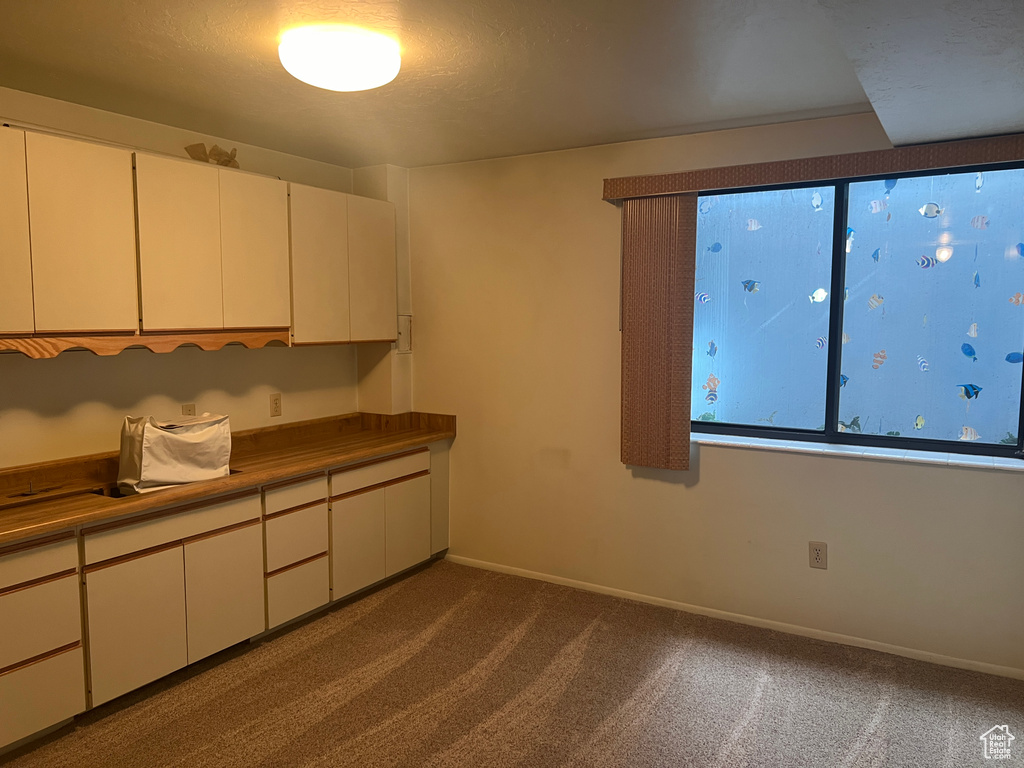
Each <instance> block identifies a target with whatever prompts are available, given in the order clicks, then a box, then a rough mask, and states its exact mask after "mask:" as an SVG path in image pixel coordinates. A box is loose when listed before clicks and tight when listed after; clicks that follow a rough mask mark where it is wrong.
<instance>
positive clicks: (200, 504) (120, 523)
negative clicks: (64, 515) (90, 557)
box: [82, 488, 260, 536]
mask: <svg viewBox="0 0 1024 768" xmlns="http://www.w3.org/2000/svg"><path fill="white" fill-rule="evenodd" d="M259 495H260V489H259V488H249V489H247V490H244V491H239V492H237V493H228V494H226V495H224V496H217V497H215V498H212V499H204V500H203V501H196V502H193V503H192V504H184V505H182V506H180V507H171V508H170V509H161V510H158V511H156V512H148V513H146V514H142V515H135V516H134V517H126V518H122V519H121V520H115V521H113V522H112V523H103V524H101V525H94V526H91V527H89V528H83V529H82V535H83V536H91V535H92V534H94V533H103V532H104V531H112V530H115V529H117V528H127V527H128V526H130V525H137V524H138V523H147V522H149V521H150V520H158V519H160V518H161V517H170V516H171V515H178V514H181V513H183V512H194V511H195V510H197V509H203V508H204V507H215V506H217V505H218V504H223V503H225V502H228V501H237V500H238V499H245V498H248V497H250V496H259Z"/></svg>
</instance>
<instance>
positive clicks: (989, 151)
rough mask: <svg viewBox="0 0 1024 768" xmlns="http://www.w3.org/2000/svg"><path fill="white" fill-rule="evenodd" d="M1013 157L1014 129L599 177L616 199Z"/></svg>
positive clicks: (1017, 137) (1022, 142)
mask: <svg viewBox="0 0 1024 768" xmlns="http://www.w3.org/2000/svg"><path fill="white" fill-rule="evenodd" d="M1019 160H1024V134H1020V133H1016V134H1012V135H1010V136H997V137H994V138H989V139H966V140H963V141H948V142H942V143H939V144H920V145H916V146H912V147H896V148H894V149H879V150H875V151H873V152H854V153H851V154H847V155H827V156H825V157H809V158H804V159H801V160H778V161H775V162H771V163H752V164H749V165H730V166H725V167H722V168H705V169H702V170H697V171H682V172H680V173H662V174H656V175H651V176H623V177H620V178H616V179H605V180H604V199H605V200H608V201H618V200H624V199H628V198H637V197H656V196H660V195H676V194H682V193H687V192H700V191H703V190H709V189H731V188H737V187H761V186H771V185H773V184H794V183H799V182H803V181H826V180H828V179H848V178H856V177H858V176H896V175H898V174H901V173H911V172H914V171H927V170H931V169H934V168H954V167H957V166H971V165H988V164H995V163H1011V162H1015V161H1019Z"/></svg>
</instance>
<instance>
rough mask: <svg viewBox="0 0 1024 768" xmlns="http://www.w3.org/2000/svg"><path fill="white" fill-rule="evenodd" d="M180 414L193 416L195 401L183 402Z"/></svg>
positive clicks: (194, 413)
mask: <svg viewBox="0 0 1024 768" xmlns="http://www.w3.org/2000/svg"><path fill="white" fill-rule="evenodd" d="M181 415H182V416H195V415H196V404H195V403H183V404H182V406H181Z"/></svg>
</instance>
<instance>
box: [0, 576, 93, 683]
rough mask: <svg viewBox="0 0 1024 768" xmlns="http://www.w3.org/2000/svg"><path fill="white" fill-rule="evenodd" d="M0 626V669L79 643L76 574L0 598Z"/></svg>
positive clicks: (79, 622)
mask: <svg viewBox="0 0 1024 768" xmlns="http://www.w3.org/2000/svg"><path fill="white" fill-rule="evenodd" d="M0 627H5V628H7V629H5V631H3V632H0V669H3V668H4V667H9V666H10V665H12V664H17V663H19V662H22V661H25V660H26V659H31V658H32V657H33V656H39V655H41V654H44V653H48V652H49V651H52V650H54V649H56V648H60V647H62V646H65V645H68V644H69V643H73V642H75V641H77V640H81V639H82V605H81V599H80V598H79V589H78V574H77V573H73V574H71V575H70V576H65V577H63V578H60V579H56V580H55V581H48V582H46V583H44V584H38V585H36V586H34V587H28V588H27V589H20V590H18V591H17V592H9V593H8V594H6V595H3V596H0ZM11 630H15V631H11Z"/></svg>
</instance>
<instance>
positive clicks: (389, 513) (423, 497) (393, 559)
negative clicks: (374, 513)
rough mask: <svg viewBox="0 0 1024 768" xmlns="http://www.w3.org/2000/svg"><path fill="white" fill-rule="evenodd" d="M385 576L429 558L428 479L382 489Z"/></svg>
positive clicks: (427, 477) (408, 481) (422, 478)
mask: <svg viewBox="0 0 1024 768" xmlns="http://www.w3.org/2000/svg"><path fill="white" fill-rule="evenodd" d="M384 507H385V531H386V534H385V536H386V541H387V550H386V555H385V562H386V565H387V575H388V576H394V575H395V574H396V573H400V572H401V571H404V570H405V569H406V568H412V566H414V565H416V564H418V563H422V562H423V561H424V560H427V559H429V558H430V477H429V476H424V477H417V478H416V479H414V480H407V481H406V482H404V483H397V484H395V485H389V486H388V487H386V488H385V489H384Z"/></svg>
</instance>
